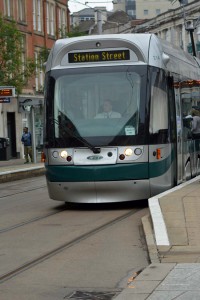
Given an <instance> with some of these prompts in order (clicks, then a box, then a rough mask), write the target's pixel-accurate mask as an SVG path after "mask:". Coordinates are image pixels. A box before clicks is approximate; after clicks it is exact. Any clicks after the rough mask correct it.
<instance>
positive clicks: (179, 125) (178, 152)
mask: <svg viewBox="0 0 200 300" xmlns="http://www.w3.org/2000/svg"><path fill="white" fill-rule="evenodd" d="M174 94H175V108H176V130H177V141H176V143H177V147H176V158H177V184H180V183H181V182H183V180H184V173H185V172H184V164H183V125H182V124H183V123H182V111H181V99H180V90H179V88H175V90H174Z"/></svg>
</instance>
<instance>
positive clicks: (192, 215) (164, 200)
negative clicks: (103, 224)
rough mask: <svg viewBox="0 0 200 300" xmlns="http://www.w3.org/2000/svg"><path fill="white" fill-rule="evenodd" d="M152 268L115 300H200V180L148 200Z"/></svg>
mask: <svg viewBox="0 0 200 300" xmlns="http://www.w3.org/2000/svg"><path fill="white" fill-rule="evenodd" d="M149 209H150V214H149V215H147V216H145V217H143V218H142V223H143V228H144V232H145V237H146V241H147V246H148V251H149V258H150V261H151V264H150V265H149V266H148V267H147V268H146V269H145V270H144V271H143V272H141V273H140V274H139V275H138V276H137V277H136V278H133V280H132V282H130V283H129V284H128V285H127V288H126V289H124V290H123V292H122V293H121V294H120V295H118V296H117V297H116V298H115V300H144V299H148V300H173V299H176V300H200V217H199V216H200V177H199V176H198V177H196V178H194V179H192V180H190V181H188V182H186V183H184V184H181V185H179V186H178V187H175V188H173V189H171V190H169V191H167V192H164V193H162V194H160V195H157V196H156V197H153V198H150V199H149Z"/></svg>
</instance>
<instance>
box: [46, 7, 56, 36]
mask: <svg viewBox="0 0 200 300" xmlns="http://www.w3.org/2000/svg"><path fill="white" fill-rule="evenodd" d="M46 7H47V34H49V35H55V5H54V3H51V2H47V6H46Z"/></svg>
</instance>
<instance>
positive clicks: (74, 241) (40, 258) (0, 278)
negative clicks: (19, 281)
mask: <svg viewBox="0 0 200 300" xmlns="http://www.w3.org/2000/svg"><path fill="white" fill-rule="evenodd" d="M140 210H142V208H141V209H137V210H134V211H133V210H131V211H129V212H128V213H125V214H123V215H121V216H119V217H117V218H114V219H113V220H111V221H108V222H106V223H104V224H102V225H100V226H97V227H96V228H94V229H92V230H89V231H87V232H86V233H84V234H82V235H80V236H79V237H76V238H74V239H72V240H71V241H68V242H66V243H63V244H61V245H60V246H58V247H56V248H54V249H52V250H50V251H47V252H46V253H44V254H42V255H40V256H38V257H36V258H35V259H32V260H30V261H27V262H25V263H24V264H23V265H21V266H19V267H17V268H15V269H13V270H10V271H9V272H7V273H4V274H3V275H1V276H0V283H3V282H5V281H7V280H9V279H11V278H13V277H15V276H17V275H19V274H20V273H22V272H24V271H26V270H28V269H30V268H32V267H34V266H36V265H38V264H40V263H42V262H43V261H45V260H47V259H50V258H51V257H53V256H55V255H57V254H58V253H61V252H62V251H64V250H66V249H68V248H70V247H73V246H74V245H76V244H78V243H80V242H81V241H83V240H85V239H87V238H89V237H91V236H93V235H95V234H96V233H98V232H100V231H103V230H105V229H107V228H109V227H110V226H112V225H115V224H116V223H118V222H121V221H123V220H124V219H126V218H128V217H130V216H132V215H134V214H136V213H137V212H139V211H140Z"/></svg>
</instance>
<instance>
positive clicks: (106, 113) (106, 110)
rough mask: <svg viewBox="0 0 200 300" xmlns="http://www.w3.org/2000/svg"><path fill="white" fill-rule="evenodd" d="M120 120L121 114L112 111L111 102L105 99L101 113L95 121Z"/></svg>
mask: <svg viewBox="0 0 200 300" xmlns="http://www.w3.org/2000/svg"><path fill="white" fill-rule="evenodd" d="M114 118H121V114H120V113H118V112H116V111H113V110H112V102H111V101H110V100H109V99H107V100H105V101H104V103H103V112H101V113H99V114H97V115H96V116H95V119H114Z"/></svg>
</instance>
